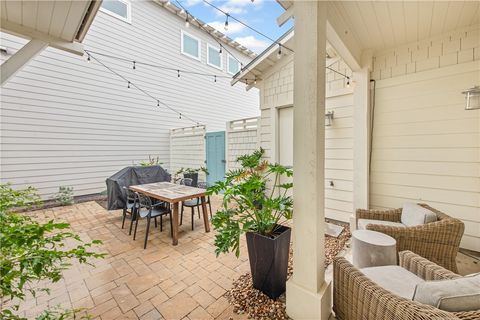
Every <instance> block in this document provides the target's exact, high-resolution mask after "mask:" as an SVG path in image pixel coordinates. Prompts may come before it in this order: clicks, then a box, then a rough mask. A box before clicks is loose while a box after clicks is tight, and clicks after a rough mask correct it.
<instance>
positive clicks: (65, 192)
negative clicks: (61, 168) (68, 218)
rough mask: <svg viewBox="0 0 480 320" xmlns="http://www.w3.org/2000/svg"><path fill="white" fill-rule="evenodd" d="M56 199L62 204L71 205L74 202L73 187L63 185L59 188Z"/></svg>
mask: <svg viewBox="0 0 480 320" xmlns="http://www.w3.org/2000/svg"><path fill="white" fill-rule="evenodd" d="M54 199H55V201H57V202H58V203H60V204H61V205H62V206H69V205H72V204H74V202H75V200H74V197H73V187H68V186H61V187H59V188H58V193H57V194H55V196H54Z"/></svg>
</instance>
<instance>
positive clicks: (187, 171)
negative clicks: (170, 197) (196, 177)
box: [173, 167, 210, 183]
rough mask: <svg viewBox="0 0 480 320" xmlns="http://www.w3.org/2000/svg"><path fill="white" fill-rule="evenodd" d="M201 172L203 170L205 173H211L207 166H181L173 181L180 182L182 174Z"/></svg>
mask: <svg viewBox="0 0 480 320" xmlns="http://www.w3.org/2000/svg"><path fill="white" fill-rule="evenodd" d="M199 172H203V173H204V174H205V175H209V174H210V173H209V172H208V169H207V168H205V167H200V168H196V169H193V168H183V167H182V168H180V169H178V170H177V172H175V174H174V176H173V182H174V183H176V182H178V181H179V180H180V179H182V177H181V175H182V174H193V173H199Z"/></svg>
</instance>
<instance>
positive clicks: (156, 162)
mask: <svg viewBox="0 0 480 320" xmlns="http://www.w3.org/2000/svg"><path fill="white" fill-rule="evenodd" d="M162 164H163V162H161V161H160V157H152V156H150V155H149V156H148V160H144V161H140V166H142V167H149V166H161V165H162Z"/></svg>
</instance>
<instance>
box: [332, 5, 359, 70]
mask: <svg viewBox="0 0 480 320" xmlns="http://www.w3.org/2000/svg"><path fill="white" fill-rule="evenodd" d="M327 40H328V42H329V43H330V44H331V46H332V47H333V48H334V49H335V51H336V52H337V53H338V54H339V55H340V56H341V57H342V59H343V61H345V63H346V64H347V65H348V66H349V67H350V69H352V71H357V70H360V69H361V68H362V47H361V45H360V44H359V43H358V41H357V40H356V39H355V37H354V36H353V32H352V30H349V29H348V28H347V23H346V22H345V21H344V20H343V18H342V16H341V15H340V14H338V12H337V9H336V8H335V4H334V3H328V21H327Z"/></svg>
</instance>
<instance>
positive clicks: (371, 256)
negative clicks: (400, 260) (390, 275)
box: [352, 230, 397, 268]
mask: <svg viewBox="0 0 480 320" xmlns="http://www.w3.org/2000/svg"><path fill="white" fill-rule="evenodd" d="M352 253H353V265H354V266H356V267H357V268H366V267H376V266H386V265H396V264H397V241H396V240H395V239H394V238H392V237H390V236H389V235H386V234H384V233H381V232H376V231H371V230H355V231H353V233H352Z"/></svg>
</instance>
